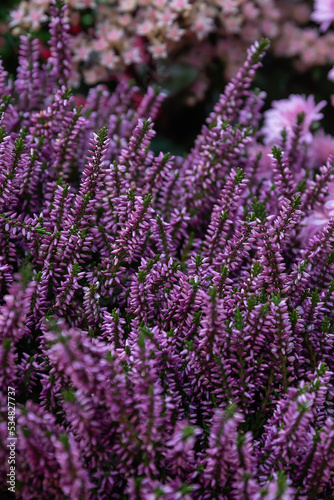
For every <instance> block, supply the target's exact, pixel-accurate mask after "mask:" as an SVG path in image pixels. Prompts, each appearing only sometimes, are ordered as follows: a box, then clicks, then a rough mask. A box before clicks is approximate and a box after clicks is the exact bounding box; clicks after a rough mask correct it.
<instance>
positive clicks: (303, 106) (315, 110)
mask: <svg viewBox="0 0 334 500" xmlns="http://www.w3.org/2000/svg"><path fill="white" fill-rule="evenodd" d="M326 104H327V103H326V101H321V102H319V103H318V104H315V102H314V96H313V95H310V96H308V97H307V98H306V97H305V95H296V94H291V95H290V97H289V98H288V99H281V100H280V101H273V102H272V108H271V109H269V110H268V111H266V112H265V113H264V117H265V121H264V126H263V127H262V133H263V134H264V141H265V143H266V144H275V143H280V141H281V132H282V130H283V129H286V131H287V133H288V134H289V133H291V132H292V129H293V127H294V126H295V125H296V123H297V115H299V114H300V113H302V112H304V113H305V118H304V122H303V131H302V135H303V139H304V141H305V142H307V143H309V142H311V141H312V134H311V132H310V126H311V124H312V123H313V122H315V121H317V120H321V118H323V114H322V113H320V110H321V109H322V108H323V107H324V106H326Z"/></svg>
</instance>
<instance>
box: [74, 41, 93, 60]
mask: <svg viewBox="0 0 334 500" xmlns="http://www.w3.org/2000/svg"><path fill="white" fill-rule="evenodd" d="M90 54H91V49H90V48H89V47H87V45H83V44H82V45H79V46H78V47H77V48H76V49H75V53H74V60H75V61H78V62H79V61H88V59H89V56H90Z"/></svg>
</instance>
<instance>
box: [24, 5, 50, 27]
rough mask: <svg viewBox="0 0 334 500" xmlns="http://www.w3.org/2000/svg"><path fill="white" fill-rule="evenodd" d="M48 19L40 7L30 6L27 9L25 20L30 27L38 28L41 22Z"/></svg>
mask: <svg viewBox="0 0 334 500" xmlns="http://www.w3.org/2000/svg"><path fill="white" fill-rule="evenodd" d="M47 20H48V16H47V15H46V14H45V13H44V10H43V8H42V7H40V8H39V9H34V8H32V9H31V10H30V11H29V15H28V16H27V17H26V21H27V22H28V23H29V25H30V26H31V29H33V30H38V29H39V28H40V27H41V24H42V23H45V21H47Z"/></svg>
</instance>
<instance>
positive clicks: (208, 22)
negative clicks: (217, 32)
mask: <svg viewBox="0 0 334 500" xmlns="http://www.w3.org/2000/svg"><path fill="white" fill-rule="evenodd" d="M192 29H193V31H194V33H195V34H196V36H197V38H198V40H203V38H205V37H206V35H208V34H209V33H211V31H214V23H213V19H211V18H209V17H206V16H205V15H198V16H197V17H196V19H195V21H194V23H193V26H192Z"/></svg>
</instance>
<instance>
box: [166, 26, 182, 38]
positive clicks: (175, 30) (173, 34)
mask: <svg viewBox="0 0 334 500" xmlns="http://www.w3.org/2000/svg"><path fill="white" fill-rule="evenodd" d="M184 31H185V30H183V29H182V28H179V27H178V26H177V25H176V24H174V25H172V26H171V27H170V28H169V29H168V31H167V33H166V36H167V38H168V39H169V40H172V41H173V42H178V41H179V40H181V38H182V36H183V35H184Z"/></svg>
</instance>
